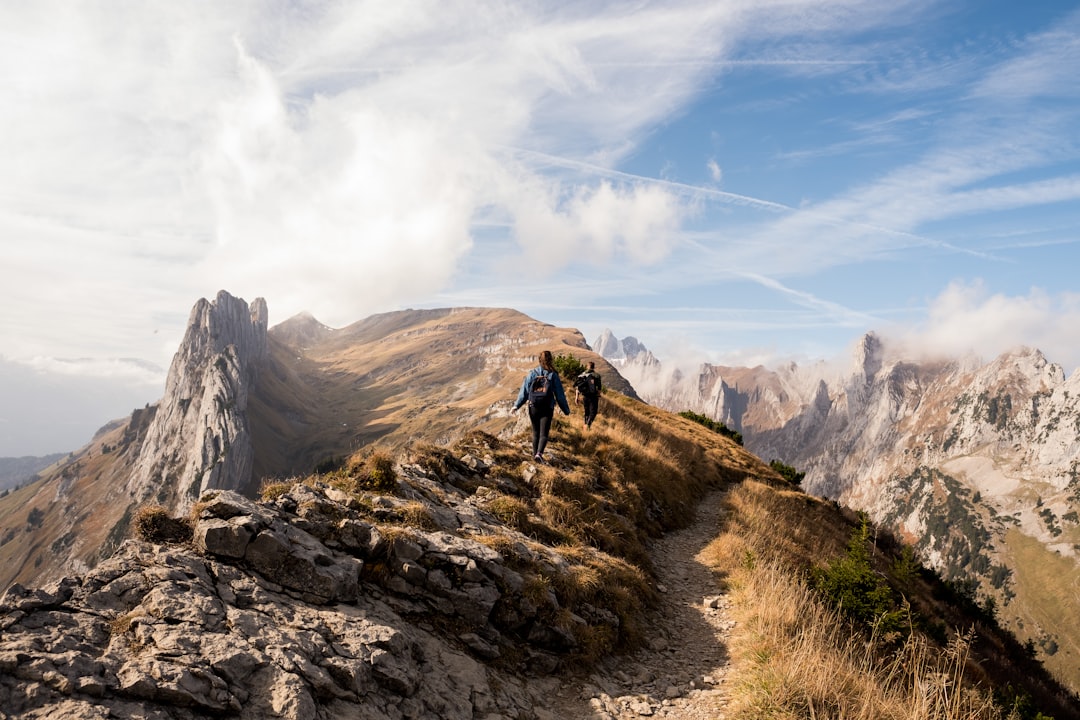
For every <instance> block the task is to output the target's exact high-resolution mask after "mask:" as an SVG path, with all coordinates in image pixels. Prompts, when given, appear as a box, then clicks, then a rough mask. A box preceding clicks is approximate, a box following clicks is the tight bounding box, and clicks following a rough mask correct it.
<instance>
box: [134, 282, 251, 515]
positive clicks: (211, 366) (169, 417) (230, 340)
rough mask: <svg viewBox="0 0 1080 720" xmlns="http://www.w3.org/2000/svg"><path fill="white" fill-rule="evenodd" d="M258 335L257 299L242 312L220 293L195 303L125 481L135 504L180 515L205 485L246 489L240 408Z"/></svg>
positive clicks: (246, 445)
mask: <svg viewBox="0 0 1080 720" xmlns="http://www.w3.org/2000/svg"><path fill="white" fill-rule="evenodd" d="M266 333H267V308H266V303H265V301H263V300H262V299H261V298H259V299H256V300H255V301H254V302H252V304H251V306H250V307H248V304H247V303H246V302H245V301H244V300H242V299H240V298H235V297H233V296H231V295H229V294H228V293H227V292H225V291H221V292H219V293H218V294H217V297H216V298H215V299H214V300H213V301H212V302H211V301H208V300H206V299H201V300H199V302H197V303H196V304H195V307H194V308H192V310H191V316H190V318H189V320H188V328H187V332H186V334H185V335H184V340H183V342H181V344H180V348H179V349H178V350H177V352H176V355H175V356H174V357H173V361H172V365H171V366H170V368H169V375H168V379H167V381H166V384H165V395H164V397H162V399H161V401H160V403H159V404H158V409H157V413H156V415H155V416H154V419H153V422H152V423H151V424H150V427H149V429H148V430H147V433H146V439H145V440H144V442H143V444H142V448H141V450H140V452H139V456H138V460H137V461H136V463H135V468H134V471H133V472H132V474H131V479H130V480H129V481H128V490H129V492H130V493H131V494H132V496H133V497H134V498H135V499H136V501H144V500H147V499H150V498H155V499H156V500H157V502H159V503H162V504H164V505H167V506H170V507H173V508H175V509H176V510H181V511H182V510H184V509H186V508H188V507H190V506H191V504H192V503H193V502H194V500H195V499H196V498H198V497H199V496H200V495H201V494H202V493H203V492H204V491H206V490H208V489H211V488H225V489H238V490H243V491H247V490H249V486H250V484H251V470H252V462H253V453H254V451H253V446H252V440H251V432H250V428H249V423H248V417H247V406H248V398H249V396H250V393H251V388H252V387H253V385H254V383H255V380H256V378H257V377H258V373H259V369H260V367H262V366H263V365H264V364H265V363H266V360H267V335H266Z"/></svg>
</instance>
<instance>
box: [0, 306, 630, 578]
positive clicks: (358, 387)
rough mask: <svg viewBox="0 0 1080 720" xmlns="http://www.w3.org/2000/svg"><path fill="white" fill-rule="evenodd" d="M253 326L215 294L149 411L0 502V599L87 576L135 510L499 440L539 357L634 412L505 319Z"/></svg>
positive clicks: (426, 315) (581, 347)
mask: <svg viewBox="0 0 1080 720" xmlns="http://www.w3.org/2000/svg"><path fill="white" fill-rule="evenodd" d="M267 314H268V313H267V307H266V304H265V302H264V301H263V300H262V299H256V300H254V301H253V302H252V303H251V304H250V305H249V304H248V303H247V302H246V301H244V300H242V299H240V298H236V297H233V296H232V295H230V294H228V293H227V292H224V291H222V292H220V293H218V295H217V296H216V298H214V299H213V300H212V301H211V300H206V299H202V300H199V301H198V302H197V303H196V304H195V306H194V307H193V308H192V311H191V314H190V317H189V321H188V327H187V330H186V332H185V335H184V338H183V340H182V341H181V344H180V347H179V349H178V350H177V352H176V355H175V356H174V358H173V361H172V365H171V367H170V369H169V373H168V378H167V380H166V386H165V393H164V396H163V397H162V399H161V400H160V401H159V402H158V403H156V404H154V405H152V406H149V407H147V408H143V409H140V410H136V411H135V412H134V413H133V414H132V415H131V416H130V417H129V418H126V419H124V420H123V421H118V422H115V423H111V424H109V425H107V426H106V427H104V428H102V430H101V431H99V432H98V434H97V435H96V436H95V437H94V439H93V440H92V441H91V442H90V443H89V444H88V445H86V446H85V447H83V448H81V449H79V450H78V451H76V452H74V453H72V454H71V455H70V457H66V459H65V460H64V461H63V462H60V463H59V464H58V465H56V466H55V467H53V468H51V469H50V471H49V472H47V473H43V474H42V478H41V480H39V481H38V482H35V483H33V484H31V485H28V486H26V487H24V488H22V489H21V490H19V491H18V492H13V493H10V495H9V496H8V497H6V498H0V589H2V588H4V587H7V585H8V584H9V583H11V582H13V581H16V580H18V581H20V582H24V583H26V582H44V581H46V580H49V579H54V578H57V577H59V576H60V575H62V574H65V573H72V572H82V571H85V570H86V568H88V567H91V566H93V565H95V564H96V563H98V562H99V561H100V560H101V559H102V558H105V557H108V556H109V555H110V554H112V552H113V551H114V550H115V549H116V548H117V547H118V546H119V544H120V542H122V540H123V539H124V538H125V537H126V536H127V533H128V530H129V526H130V523H131V521H132V517H133V515H134V512H135V511H136V509H137V508H138V507H139V506H140V505H142V504H145V503H148V502H154V503H158V504H160V505H162V506H164V507H167V508H169V509H170V510H172V511H174V512H185V511H186V510H187V509H189V508H190V507H191V506H192V505H193V504H194V502H195V501H196V500H197V499H198V498H199V496H200V495H201V494H202V493H204V492H205V491H207V490H210V489H228V490H235V491H238V492H240V493H242V494H244V495H246V496H248V497H253V496H254V495H256V494H257V492H258V490H259V487H260V486H261V485H262V484H263V483H264V481H267V480H273V479H277V478H283V477H289V476H295V475H299V474H303V473H308V472H311V471H312V469H313V468H314V467H316V465H318V464H319V463H324V462H328V461H333V460H334V459H337V458H341V457H344V456H346V455H348V454H350V453H352V452H354V451H355V450H357V449H359V448H361V447H364V446H367V445H373V444H378V445H384V446H386V447H400V446H402V445H404V444H406V443H408V442H411V441H414V440H425V441H431V442H439V443H444V442H449V441H452V440H453V439H455V438H457V437H459V436H460V435H462V434H463V433H465V432H468V431H472V430H477V429H481V430H484V431H488V432H491V433H493V434H496V435H499V434H504V435H505V434H507V433H510V432H513V431H514V429H515V428H519V427H521V424H522V423H527V419H526V418H525V414H524V413H523V412H522V413H518V414H516V415H513V414H511V412H510V409H511V405H512V403H513V401H514V399H515V397H516V394H517V390H518V387H519V383H520V382H521V378H522V376H523V375H524V373H525V372H526V371H527V370H528V369H529V368H531V367H533V366H534V365H535V363H536V357H537V356H538V354H539V353H540V351H541V350H543V349H550V350H552V351H553V352H555V353H556V354H560V353H562V354H573V355H574V356H575V357H577V358H579V359H581V360H594V361H596V362H597V366H598V368H599V369H600V371H601V372H602V373H603V374H604V376H605V385H606V386H607V387H610V388H612V389H615V390H619V391H622V392H624V393H626V394H628V395H630V396H632V397H636V395H635V394H634V390H633V388H632V387H631V386H630V384H629V383H628V382H626V380H624V379H623V378H622V377H620V376H619V375H618V373H617V372H616V371H615V370H614V368H613V367H612V366H611V365H610V364H609V363H607V362H606V361H605V360H603V358H601V357H600V356H599V355H597V354H595V353H593V352H592V351H590V350H589V348H588V346H587V344H586V342H585V339H584V338H583V337H582V336H581V334H580V333H578V332H577V331H575V330H571V329H564V328H556V327H553V326H551V325H547V324H544V323H541V322H538V321H536V320H533V319H532V318H529V317H527V316H525V315H523V314H521V313H519V312H517V311H515V310H504V309H488V308H454V309H439V310H405V311H400V312H392V313H385V314H381V315H375V316H372V317H369V318H366V319H364V320H361V321H359V322H357V323H354V324H352V325H349V326H348V327H345V328H341V329H332V328H329V327H327V326H325V325H322V324H321V323H320V322H319V321H318V320H316V319H315V318H314V317H312V316H311V315H310V314H306V313H305V314H301V315H298V316H296V317H293V318H290V319H288V320H286V321H285V322H283V323H281V324H280V325H277V326H275V327H273V328H268V327H267Z"/></svg>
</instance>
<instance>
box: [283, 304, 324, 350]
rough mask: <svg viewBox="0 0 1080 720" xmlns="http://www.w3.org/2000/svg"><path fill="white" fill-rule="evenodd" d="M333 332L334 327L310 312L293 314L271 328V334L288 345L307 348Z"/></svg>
mask: <svg viewBox="0 0 1080 720" xmlns="http://www.w3.org/2000/svg"><path fill="white" fill-rule="evenodd" d="M333 333H334V330H333V328H330V327H327V326H326V325H323V324H322V323H321V322H319V321H318V320H317V319H315V316H314V315H312V314H311V313H309V312H302V313H299V314H297V315H293V316H292V317H291V318H289V319H288V320H286V321H285V322H282V323H279V324H277V325H275V326H274V327H273V328H271V330H270V334H271V335H273V336H274V337H275V338H278V339H280V340H281V341H282V342H283V343H285V344H286V345H290V346H292V347H296V348H305V347H309V346H311V345H314V344H316V343H320V342H322V341H323V340H325V339H327V338H328V337H330V336H331V335H332V334H333Z"/></svg>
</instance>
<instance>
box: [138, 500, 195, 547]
mask: <svg viewBox="0 0 1080 720" xmlns="http://www.w3.org/2000/svg"><path fill="white" fill-rule="evenodd" d="M134 530H135V535H136V536H137V537H138V538H139V539H140V540H144V541H146V542H150V543H159V544H165V543H186V542H190V541H191V536H192V529H191V524H190V523H189V522H188V521H187V520H181V519H177V518H174V517H170V516H169V512H168V511H167V510H166V509H165V508H163V507H161V506H160V505H148V506H146V507H142V508H140V509H139V511H138V512H137V513H136V514H135V523H134Z"/></svg>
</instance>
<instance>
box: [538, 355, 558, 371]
mask: <svg viewBox="0 0 1080 720" xmlns="http://www.w3.org/2000/svg"><path fill="white" fill-rule="evenodd" d="M540 367H542V368H544V369H545V370H547V371H548V372H551V371H553V370H554V369H555V358H553V357H551V351H550V350H544V351H543V352H542V353H540Z"/></svg>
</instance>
